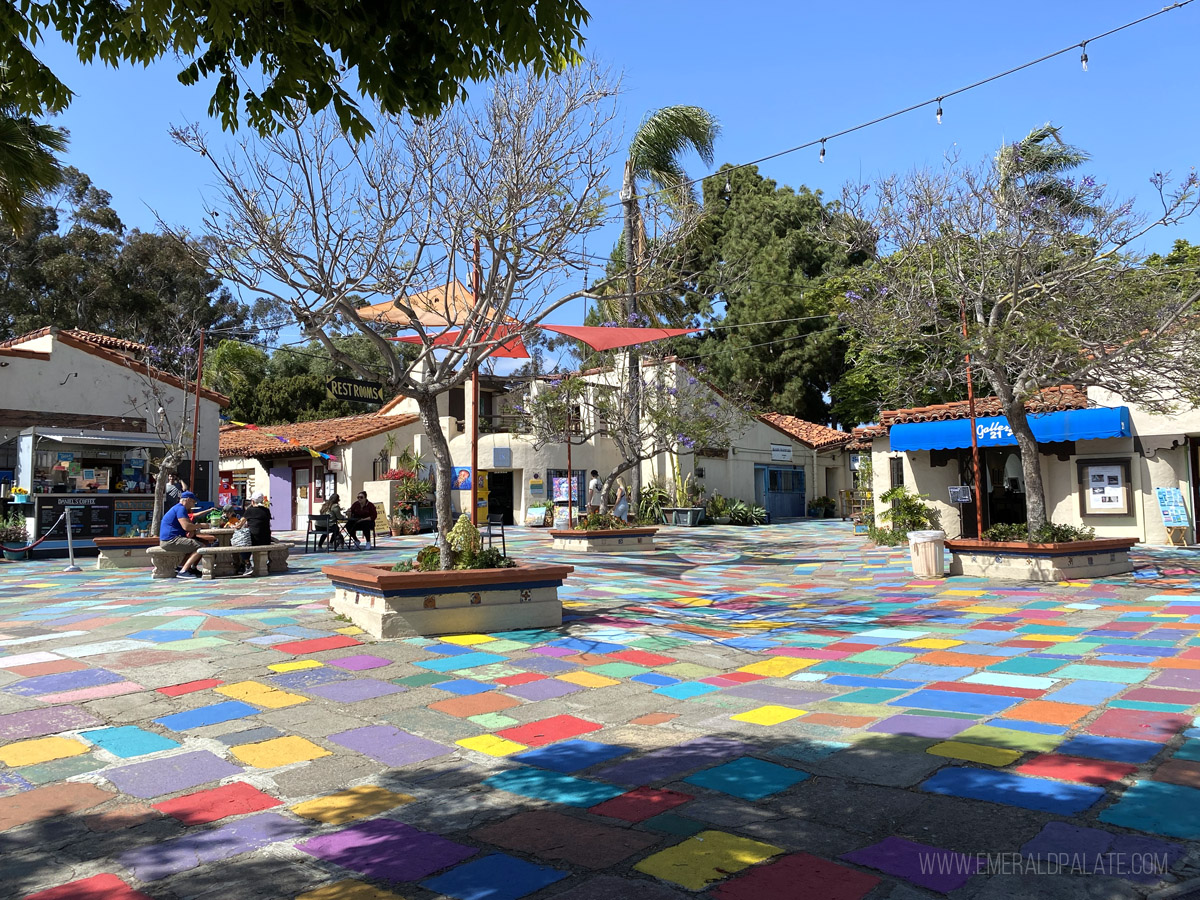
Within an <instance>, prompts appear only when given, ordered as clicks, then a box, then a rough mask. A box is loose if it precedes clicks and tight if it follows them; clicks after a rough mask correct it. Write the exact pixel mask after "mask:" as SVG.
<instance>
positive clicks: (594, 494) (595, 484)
mask: <svg viewBox="0 0 1200 900" xmlns="http://www.w3.org/2000/svg"><path fill="white" fill-rule="evenodd" d="M591 474H592V480H591V481H589V482H588V515H592V516H594V515H596V514H597V513H598V512H600V504H601V503H602V502H603V500H604V482H602V481H601V480H600V473H599V472H597V471H596V470H595V469H592V473H591Z"/></svg>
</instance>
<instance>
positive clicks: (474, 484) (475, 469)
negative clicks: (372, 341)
mask: <svg viewBox="0 0 1200 900" xmlns="http://www.w3.org/2000/svg"><path fill="white" fill-rule="evenodd" d="M474 259H475V265H474V266H473V267H472V269H471V303H472V306H473V307H474V309H475V313H476V315H478V314H479V312H480V310H479V289H480V284H479V281H480V278H479V238H475V254H474ZM471 524H472V525H478V524H479V367H478V366H476V367H475V368H473V369H472V370H471Z"/></svg>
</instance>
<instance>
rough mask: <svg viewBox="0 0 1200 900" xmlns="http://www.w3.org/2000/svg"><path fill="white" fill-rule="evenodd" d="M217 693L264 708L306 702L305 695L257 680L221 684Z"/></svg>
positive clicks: (277, 707) (279, 707)
mask: <svg viewBox="0 0 1200 900" xmlns="http://www.w3.org/2000/svg"><path fill="white" fill-rule="evenodd" d="M216 692H217V693H218V694H224V695H225V696H226V697H232V698H233V699H234V700H244V701H246V702H247V703H253V704H254V705H255V706H261V707H264V708H265V709H283V708H284V707H287V706H296V705H298V704H300V703H307V702H308V698H307V697H301V696H300V695H299V694H289V693H288V692H287V691H281V690H277V689H276V688H273V687H270V686H268V685H265V684H259V683H258V682H257V681H238V682H235V683H234V684H226V685H222V686H221V687H219V688H216Z"/></svg>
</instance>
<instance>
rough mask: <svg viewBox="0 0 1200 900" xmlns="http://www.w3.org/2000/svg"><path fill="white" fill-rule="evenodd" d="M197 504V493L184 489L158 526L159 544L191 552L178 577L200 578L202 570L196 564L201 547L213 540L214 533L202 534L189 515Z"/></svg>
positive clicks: (168, 548) (169, 548)
mask: <svg viewBox="0 0 1200 900" xmlns="http://www.w3.org/2000/svg"><path fill="white" fill-rule="evenodd" d="M195 505H196V495H195V494H193V493H192V492H191V491H184V492H183V493H182V494H180V499H179V502H178V503H176V504H175V505H174V506H172V507H171V508H170V509H168V510H167V512H166V515H164V516H163V518H162V524H161V525H160V526H159V528H158V546H160V547H162V548H163V549H164V550H171V551H173V552H176V553H188V554H190V555H189V556H188V558H187V559H186V560H185V561H184V563H183V566H182V567H180V569H179V574H178V575H176V576H175V577H176V578H199V577H200V571H199V570H198V569H197V568H196V566H197V565H198V564H199V562H200V548H201V547H202V546H203V545H204V544H211V543H212V542H213V537H212V535H208V534H201V533H200V526H198V525H197V524H196V523H195V522H193V521H192V520H191V518H190V517H189V516H188V513H189V512H190V511H191V509H192V507H193V506H195Z"/></svg>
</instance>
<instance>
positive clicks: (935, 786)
mask: <svg viewBox="0 0 1200 900" xmlns="http://www.w3.org/2000/svg"><path fill="white" fill-rule="evenodd" d="M921 788H922V789H923V790H926V791H930V792H931V793H934V794H947V795H949V796H951V797H967V798H970V799H972V800H987V801H990V802H991V803H1002V804H1005V805H1008V806H1020V807H1022V808H1023V809H1036V810H1039V811H1041V812H1049V813H1058V814H1060V815H1065V816H1070V815H1075V814H1077V813H1081V812H1083V811H1084V810H1085V809H1087V808H1088V807H1090V806H1091V805H1092V804H1094V803H1095V802H1096V801H1097V800H1099V799H1100V798H1101V797H1103V796H1104V788H1101V787H1093V786H1091V785H1087V784H1063V783H1061V782H1057V781H1049V780H1046V779H1041V778H1030V777H1028V776H1026V775H1016V774H1013V773H1012V772H996V771H992V770H990V769H971V768H966V767H963V766H948V767H946V768H944V769H942V770H940V771H939V772H937V774H935V775H934V776H933V777H932V778H930V779H928V780H927V781H925V783H924V784H922V785H921Z"/></svg>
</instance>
